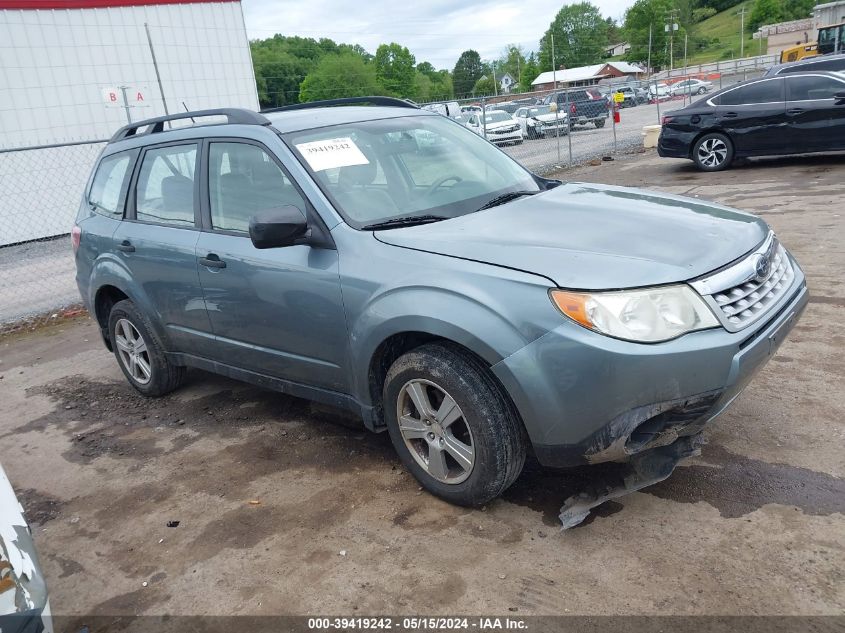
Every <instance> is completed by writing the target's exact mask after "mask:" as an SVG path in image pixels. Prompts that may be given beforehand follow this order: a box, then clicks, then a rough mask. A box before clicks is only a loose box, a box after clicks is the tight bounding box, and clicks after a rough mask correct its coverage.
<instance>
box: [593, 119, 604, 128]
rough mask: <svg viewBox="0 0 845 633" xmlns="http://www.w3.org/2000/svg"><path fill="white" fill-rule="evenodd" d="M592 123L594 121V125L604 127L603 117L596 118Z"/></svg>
mask: <svg viewBox="0 0 845 633" xmlns="http://www.w3.org/2000/svg"><path fill="white" fill-rule="evenodd" d="M593 123H595V126H596V127H604V119H596V120H595V121H593Z"/></svg>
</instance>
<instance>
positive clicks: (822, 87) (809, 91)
mask: <svg viewBox="0 0 845 633" xmlns="http://www.w3.org/2000/svg"><path fill="white" fill-rule="evenodd" d="M840 92H845V83H843V82H841V81H836V80H835V79H833V78H832V77H813V76H809V77H789V78H788V79H787V80H786V99H787V101H813V100H814V99H833V96H834V95H835V94H837V93H840Z"/></svg>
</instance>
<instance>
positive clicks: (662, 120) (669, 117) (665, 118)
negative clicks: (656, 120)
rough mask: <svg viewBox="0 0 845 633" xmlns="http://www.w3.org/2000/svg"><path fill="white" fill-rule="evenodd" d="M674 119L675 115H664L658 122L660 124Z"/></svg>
mask: <svg viewBox="0 0 845 633" xmlns="http://www.w3.org/2000/svg"><path fill="white" fill-rule="evenodd" d="M674 120H675V117H671V116H665V117H663V118H662V119H660V124H661V125H666V124H667V123H671V122H672V121H674Z"/></svg>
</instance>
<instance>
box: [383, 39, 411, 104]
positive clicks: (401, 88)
mask: <svg viewBox="0 0 845 633" xmlns="http://www.w3.org/2000/svg"><path fill="white" fill-rule="evenodd" d="M416 63H417V60H416V59H415V58H414V56H413V55H412V54H411V51H409V50H408V49H407V48H405V47H404V46H401V45H399V44H396V43H395V42H392V43H390V44H382V45H381V46H379V47H378V49H377V50H376V57H375V70H376V80H377V81H378V83H379V85H380V86H381V87H382V89H383V91H384V92H386V93H387V94H389V95H393V96H395V97H413V96H414V72H415V68H414V67H415V65H416Z"/></svg>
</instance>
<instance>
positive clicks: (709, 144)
mask: <svg viewBox="0 0 845 633" xmlns="http://www.w3.org/2000/svg"><path fill="white" fill-rule="evenodd" d="M733 157H734V148H733V143H731V140H730V139H729V138H728V137H727V136H725V135H724V134H720V133H718V132H710V133H709V134H705V135H704V136H702V137H701V138H700V139H698V141H696V143H695V145H694V146H693V148H692V160H693V162H695V164H696V166H697V167H698V168H699V169H701V170H703V171H721V170H722V169H725V168H726V167H728V165H730V164H731V161H732V160H733Z"/></svg>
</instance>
